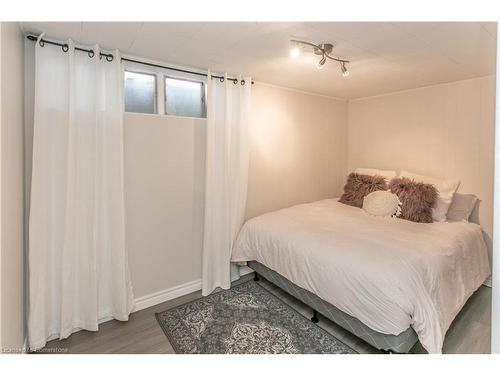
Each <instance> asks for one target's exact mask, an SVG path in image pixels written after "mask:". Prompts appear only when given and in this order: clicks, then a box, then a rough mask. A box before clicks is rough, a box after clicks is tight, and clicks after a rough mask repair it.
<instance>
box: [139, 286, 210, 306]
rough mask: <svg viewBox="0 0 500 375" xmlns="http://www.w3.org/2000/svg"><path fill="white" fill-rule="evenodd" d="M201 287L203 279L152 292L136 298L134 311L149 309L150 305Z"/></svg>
mask: <svg viewBox="0 0 500 375" xmlns="http://www.w3.org/2000/svg"><path fill="white" fill-rule="evenodd" d="M200 289H201V279H200V280H194V281H190V282H187V283H185V284H181V285H176V286H174V287H172V288H169V289H165V290H160V291H159V292H155V293H151V294H148V295H145V296H143V297H139V298H136V300H135V306H134V309H133V310H132V312H136V311H139V310H144V309H147V308H148V307H151V306H154V305H158V304H159V303H163V302H166V301H170V300H171V299H174V298H177V297H181V296H184V295H186V294H189V293H192V292H196V291H198V290H200Z"/></svg>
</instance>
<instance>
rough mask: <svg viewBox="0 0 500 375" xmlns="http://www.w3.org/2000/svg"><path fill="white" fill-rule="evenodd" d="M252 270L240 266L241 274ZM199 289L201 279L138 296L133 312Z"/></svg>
mask: <svg viewBox="0 0 500 375" xmlns="http://www.w3.org/2000/svg"><path fill="white" fill-rule="evenodd" d="M252 272H254V271H253V269H251V268H249V267H247V266H242V267H240V276H244V275H247V274H249V273H252ZM232 281H234V280H232ZM198 290H201V279H199V280H194V281H190V282H187V283H185V284H181V285H177V286H174V287H172V288H169V289H165V290H160V291H159V292H155V293H151V294H148V295H145V296H143V297H139V298H136V299H135V306H134V309H133V310H132V312H136V311H139V310H144V309H147V308H148V307H151V306H154V305H158V304H160V303H163V302H166V301H170V300H171V299H174V298H177V297H181V296H184V295H186V294H189V293H193V292H197V291H198Z"/></svg>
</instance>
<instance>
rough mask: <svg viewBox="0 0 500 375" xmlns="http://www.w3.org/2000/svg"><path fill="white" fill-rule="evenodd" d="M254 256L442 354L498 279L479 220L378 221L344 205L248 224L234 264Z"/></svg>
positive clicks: (379, 327) (321, 205) (362, 317)
mask: <svg viewBox="0 0 500 375" xmlns="http://www.w3.org/2000/svg"><path fill="white" fill-rule="evenodd" d="M252 260H254V261H257V262H259V263H261V264H263V265H264V266H266V267H268V268H270V269H271V270H273V271H275V272H277V273H279V274H280V275H282V276H283V277H285V278H286V279H287V280H289V281H291V282H292V283H294V284H295V285H297V286H298V287H300V288H303V289H305V290H307V291H309V292H311V293H313V294H315V295H316V296H318V297H319V298H321V299H323V300H325V301H327V302H328V303H330V304H332V305H333V306H335V307H336V308H338V309H339V310H340V311H342V312H344V313H346V314H349V315H350V316H352V317H354V318H356V319H358V320H359V321H360V322H362V323H363V324H364V325H366V326H367V327H369V328H370V329H372V330H374V331H376V332H380V333H382V334H387V335H395V336H398V335H399V334H401V333H402V332H404V331H406V330H407V329H408V328H409V327H412V328H413V330H414V331H415V332H416V334H417V335H418V338H419V341H420V342H421V344H422V346H423V347H424V348H425V349H427V351H428V352H430V353H440V352H441V350H442V345H443V340H444V336H445V334H446V331H447V330H448V328H449V326H450V324H451V322H452V321H453V319H454V318H455V316H456V315H457V314H458V312H459V311H460V309H461V308H462V306H463V305H464V304H465V302H466V301H467V299H468V298H469V297H470V296H471V295H472V293H474V291H475V290H476V289H477V288H478V287H479V286H481V284H482V283H483V282H484V281H485V280H486V278H488V276H489V274H490V266H489V259H488V252H487V249H486V245H485V243H484V240H483V236H482V231H481V228H480V227H479V226H478V225H476V224H471V223H466V222H458V223H446V222H445V223H431V224H422V223H413V222H410V221H406V220H402V219H393V218H380V217H374V216H370V215H368V214H366V213H365V212H364V211H363V210H362V209H359V208H356V207H351V206H347V205H344V204H341V203H339V202H337V200H336V199H327V200H322V201H318V202H313V203H309V204H303V205H297V206H293V207H290V208H286V209H283V210H279V211H275V212H271V213H268V214H264V215H261V216H258V217H255V218H253V219H251V220H249V221H247V222H246V223H245V225H244V226H243V228H242V229H241V231H240V233H239V235H238V237H237V239H236V241H235V244H234V247H233V252H232V261H234V262H243V261H252Z"/></svg>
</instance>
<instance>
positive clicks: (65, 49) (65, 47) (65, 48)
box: [61, 43, 69, 52]
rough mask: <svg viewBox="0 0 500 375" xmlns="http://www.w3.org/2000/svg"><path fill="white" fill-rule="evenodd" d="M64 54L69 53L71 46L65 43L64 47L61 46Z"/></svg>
mask: <svg viewBox="0 0 500 375" xmlns="http://www.w3.org/2000/svg"><path fill="white" fill-rule="evenodd" d="M61 48H62V50H63V52H68V51H69V46H68V44H67V43H64V44H63V45H62V46H61Z"/></svg>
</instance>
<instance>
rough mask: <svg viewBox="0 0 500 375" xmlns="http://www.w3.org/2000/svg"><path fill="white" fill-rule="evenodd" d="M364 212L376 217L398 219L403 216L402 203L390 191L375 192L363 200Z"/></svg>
mask: <svg viewBox="0 0 500 375" xmlns="http://www.w3.org/2000/svg"><path fill="white" fill-rule="evenodd" d="M363 210H365V211H366V212H367V213H369V214H370V215H374V216H383V217H397V216H400V215H401V201H400V200H399V198H398V196H397V195H396V194H393V193H391V192H390V191H384V190H379V191H374V192H372V193H370V194H368V195H367V196H366V197H365V198H364V199H363Z"/></svg>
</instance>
